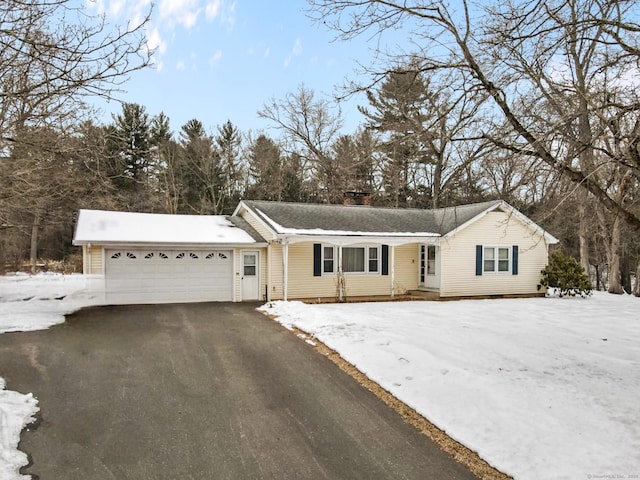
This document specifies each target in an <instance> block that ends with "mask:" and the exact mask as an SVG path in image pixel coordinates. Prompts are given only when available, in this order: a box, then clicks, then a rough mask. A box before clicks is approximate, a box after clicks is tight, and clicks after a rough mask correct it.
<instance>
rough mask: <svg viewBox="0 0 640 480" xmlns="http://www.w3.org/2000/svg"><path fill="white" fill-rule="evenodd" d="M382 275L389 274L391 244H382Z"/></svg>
mask: <svg viewBox="0 0 640 480" xmlns="http://www.w3.org/2000/svg"><path fill="white" fill-rule="evenodd" d="M382 275H389V245H382Z"/></svg>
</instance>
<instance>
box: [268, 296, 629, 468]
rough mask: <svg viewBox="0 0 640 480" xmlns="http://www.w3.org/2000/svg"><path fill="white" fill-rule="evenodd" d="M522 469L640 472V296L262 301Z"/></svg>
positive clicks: (483, 451) (484, 451)
mask: <svg viewBox="0 0 640 480" xmlns="http://www.w3.org/2000/svg"><path fill="white" fill-rule="evenodd" d="M261 310H262V311H263V312H265V313H268V314H270V315H275V316H277V317H278V321H280V322H281V323H282V324H283V325H286V326H289V327H291V326H296V327H298V328H300V329H301V330H303V331H305V332H307V333H309V334H310V335H311V336H312V337H315V338H317V339H319V340H320V341H322V342H324V343H325V344H327V345H328V346H329V347H331V348H333V349H335V350H337V351H338V352H339V353H340V354H341V355H342V357H343V358H345V359H346V360H347V361H349V362H350V363H352V364H353V365H355V366H356V367H357V368H358V369H359V370H361V371H362V372H364V373H365V374H366V375H367V376H368V377H369V378H371V379H372V380H374V381H375V382H377V383H378V384H380V385H381V386H382V387H383V388H385V389H386V390H388V391H390V392H391V393H392V394H393V395H394V396H396V397H397V398H399V399H400V400H402V401H404V402H405V403H407V404H408V405H410V406H411V407H413V408H414V409H416V410H417V411H418V412H420V413H421V414H422V415H424V416H425V417H426V418H428V419H429V420H430V421H432V422H433V423H434V424H436V425H437V426H438V427H440V428H442V429H443V430H445V431H446V432H447V433H448V434H449V435H450V436H451V437H453V438H455V439H456V440H458V441H460V442H461V443H463V444H464V445H466V446H467V447H469V448H471V449H472V450H475V451H476V452H478V453H479V455H480V456H481V457H482V458H484V459H485V460H487V461H488V462H489V463H491V464H492V465H493V466H495V467H496V468H498V469H499V470H501V471H503V472H505V473H507V474H509V475H512V476H513V477H514V478H516V479H518V480H520V479H532V480H533V479H536V480H537V479H540V478H545V479H578V478H605V476H607V475H609V476H607V477H606V478H614V477H615V478H634V477H633V476H634V475H640V453H638V452H640V429H639V428H638V425H640V409H638V398H640V348H638V345H640V299H638V298H635V297H630V296H616V295H609V294H605V293H600V292H595V293H594V296H593V297H591V298H588V299H582V298H566V299H565V298H563V299H559V298H532V299H499V300H465V301H456V302H397V303H369V304H367V303H360V304H328V305H305V304H302V303H299V302H272V303H269V304H267V305H265V306H264V307H262V309H261Z"/></svg>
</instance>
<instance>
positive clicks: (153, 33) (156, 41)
mask: <svg viewBox="0 0 640 480" xmlns="http://www.w3.org/2000/svg"><path fill="white" fill-rule="evenodd" d="M147 47H148V48H149V49H150V50H154V51H155V52H156V55H162V54H163V53H165V52H166V51H167V43H166V42H165V41H164V40H163V39H162V36H161V35H160V31H159V30H158V29H157V28H153V29H152V30H149V31H148V32H147Z"/></svg>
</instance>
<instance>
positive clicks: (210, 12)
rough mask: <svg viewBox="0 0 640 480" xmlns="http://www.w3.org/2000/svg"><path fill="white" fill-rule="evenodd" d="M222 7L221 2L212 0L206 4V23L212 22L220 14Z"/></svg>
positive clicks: (220, 0)
mask: <svg viewBox="0 0 640 480" xmlns="http://www.w3.org/2000/svg"><path fill="white" fill-rule="evenodd" d="M221 7H222V0H213V1H212V2H209V3H207V5H206V7H205V9H204V16H205V18H206V19H207V21H208V22H211V21H212V20H214V19H215V18H216V17H217V16H218V15H219V14H220V8H221Z"/></svg>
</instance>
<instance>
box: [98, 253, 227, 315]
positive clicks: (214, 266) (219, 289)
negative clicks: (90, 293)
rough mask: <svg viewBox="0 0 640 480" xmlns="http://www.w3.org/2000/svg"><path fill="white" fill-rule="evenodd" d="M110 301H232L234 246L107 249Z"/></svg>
mask: <svg viewBox="0 0 640 480" xmlns="http://www.w3.org/2000/svg"><path fill="white" fill-rule="evenodd" d="M105 293H106V296H107V301H108V302H109V303H136V302H137V303H178V302H231V301H233V250H167V249H162V250H150V249H146V250H134V249H113V250H112V249H107V250H105Z"/></svg>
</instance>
